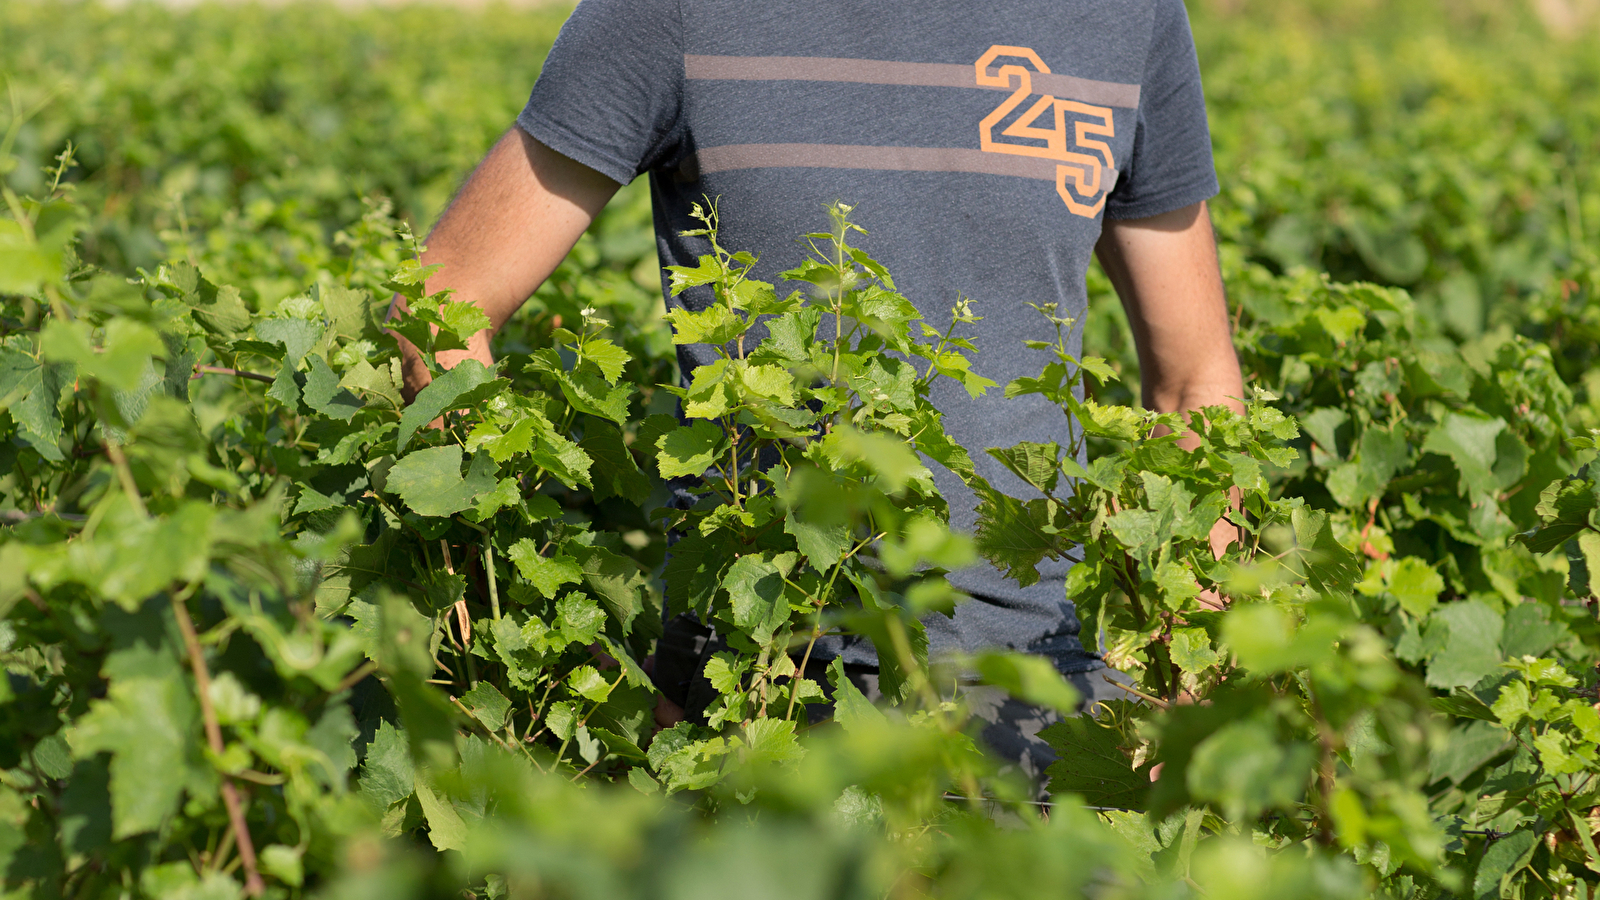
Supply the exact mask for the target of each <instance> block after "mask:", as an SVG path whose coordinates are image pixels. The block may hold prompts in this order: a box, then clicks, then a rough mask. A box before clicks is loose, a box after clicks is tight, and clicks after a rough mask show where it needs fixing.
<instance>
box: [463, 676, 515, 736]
mask: <svg viewBox="0 0 1600 900" xmlns="http://www.w3.org/2000/svg"><path fill="white" fill-rule="evenodd" d="M461 702H462V703H464V704H466V707H467V709H469V710H471V711H472V715H473V717H474V718H476V719H477V720H478V721H479V722H482V723H483V725H484V727H485V728H487V729H489V730H490V731H499V730H501V729H503V728H505V727H506V716H507V715H508V714H509V713H510V712H511V701H510V700H507V699H506V696H505V695H504V694H502V693H500V691H499V690H498V689H496V688H495V686H494V685H493V684H490V683H489V682H487V681H480V682H478V686H477V687H475V688H473V689H472V690H470V691H468V692H466V693H465V694H463V695H462V697H461Z"/></svg>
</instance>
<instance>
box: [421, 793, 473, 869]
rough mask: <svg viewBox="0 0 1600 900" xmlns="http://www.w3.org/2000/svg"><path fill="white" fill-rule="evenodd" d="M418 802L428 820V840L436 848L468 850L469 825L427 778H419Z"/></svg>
mask: <svg viewBox="0 0 1600 900" xmlns="http://www.w3.org/2000/svg"><path fill="white" fill-rule="evenodd" d="M417 803H418V804H419V805H420V806H421V807H422V815H423V817H424V818H426V819H427V820H428V841H429V843H431V844H433V846H434V849H436V850H462V851H464V850H466V849H467V825H466V823H465V822H463V821H461V815H460V813H457V812H456V810H455V807H453V806H451V805H450V800H449V798H447V797H440V796H439V795H438V794H436V793H434V791H433V788H431V787H429V786H428V783H427V781H426V780H425V779H422V778H418V779H417Z"/></svg>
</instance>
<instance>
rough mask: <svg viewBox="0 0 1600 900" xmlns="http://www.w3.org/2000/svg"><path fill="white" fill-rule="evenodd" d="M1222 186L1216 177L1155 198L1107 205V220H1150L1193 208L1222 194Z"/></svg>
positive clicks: (1166, 192)
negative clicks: (1164, 214)
mask: <svg viewBox="0 0 1600 900" xmlns="http://www.w3.org/2000/svg"><path fill="white" fill-rule="evenodd" d="M1221 190H1222V188H1221V185H1219V184H1218V183H1217V179H1216V178H1215V177H1212V178H1208V179H1206V180H1204V181H1197V182H1194V183H1192V184H1189V185H1185V186H1184V187H1181V188H1177V189H1175V190H1170V191H1165V192H1163V193H1161V194H1158V195H1156V196H1154V197H1147V198H1145V199H1143V200H1135V201H1133V202H1132V203H1127V204H1121V203H1119V204H1116V205H1112V204H1110V203H1107V204H1106V218H1108V219H1148V218H1150V217H1151V216H1159V215H1161V214H1162V213H1169V212H1172V211H1173V210H1175V209H1183V208H1184V207H1185V206H1193V205H1194V204H1196V203H1199V202H1200V201H1202V200H1210V199H1211V198H1212V197H1215V196H1216V195H1217V194H1219V193H1221Z"/></svg>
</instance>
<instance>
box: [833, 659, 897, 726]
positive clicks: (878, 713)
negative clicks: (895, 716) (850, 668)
mask: <svg viewBox="0 0 1600 900" xmlns="http://www.w3.org/2000/svg"><path fill="white" fill-rule="evenodd" d="M828 681H829V682H830V683H832V685H833V720H834V721H835V722H838V723H839V724H840V726H842V727H843V728H844V730H845V731H847V732H854V733H859V732H860V730H861V729H866V728H872V727H874V726H882V725H883V724H885V723H887V722H888V717H886V716H885V715H884V714H883V711H882V710H880V709H878V708H877V707H876V706H873V705H872V701H870V700H868V699H867V696H866V695H865V694H863V693H861V691H860V689H859V688H857V687H856V686H855V683H854V682H852V681H851V680H850V676H849V675H846V674H845V671H844V660H842V659H840V658H839V657H837V656H836V657H834V658H833V661H832V662H830V663H828Z"/></svg>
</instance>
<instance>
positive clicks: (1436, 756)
mask: <svg viewBox="0 0 1600 900" xmlns="http://www.w3.org/2000/svg"><path fill="white" fill-rule="evenodd" d="M1511 740H1512V739H1511V735H1510V734H1508V733H1507V732H1506V730H1505V729H1504V728H1502V727H1500V726H1499V725H1498V724H1496V723H1494V722H1482V721H1470V722H1462V723H1458V724H1457V725H1456V726H1455V727H1454V728H1452V729H1451V731H1450V737H1449V740H1446V741H1441V742H1440V743H1439V745H1438V746H1437V747H1436V748H1435V749H1434V751H1433V753H1432V755H1431V756H1430V757H1429V770H1428V780H1429V781H1438V780H1439V779H1441V778H1447V779H1449V780H1450V781H1452V782H1454V783H1456V784H1460V783H1461V782H1462V781H1464V780H1466V778H1467V777H1468V776H1470V775H1471V774H1472V773H1473V772H1476V771H1477V770H1478V768H1479V767H1480V766H1482V765H1483V764H1484V763H1486V762H1488V761H1489V760H1491V759H1493V758H1494V757H1496V756H1498V755H1500V753H1502V752H1503V751H1504V750H1505V749H1506V748H1507V747H1508V746H1510V744H1511Z"/></svg>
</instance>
